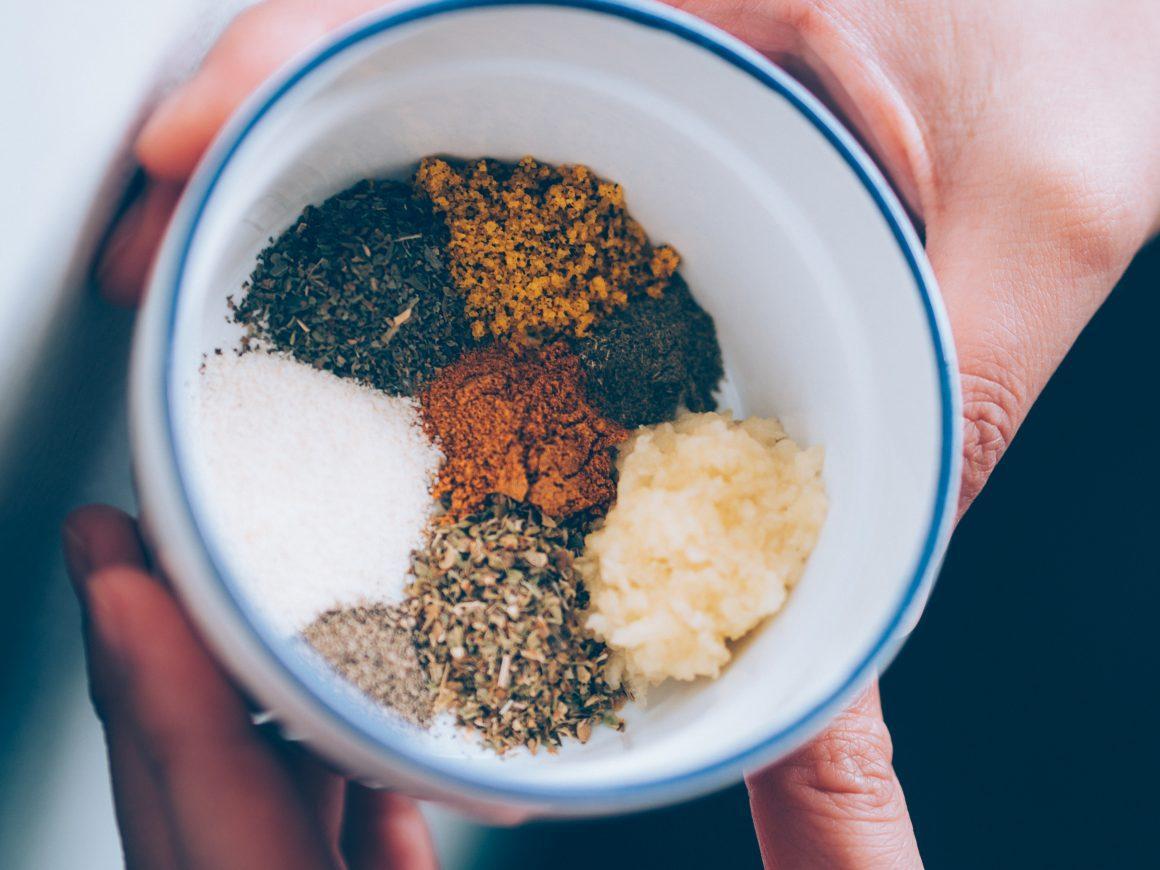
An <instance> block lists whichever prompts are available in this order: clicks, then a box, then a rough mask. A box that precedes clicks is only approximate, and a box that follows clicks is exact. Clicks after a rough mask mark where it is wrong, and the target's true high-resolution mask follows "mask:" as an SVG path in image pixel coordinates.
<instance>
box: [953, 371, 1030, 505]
mask: <svg viewBox="0 0 1160 870" xmlns="http://www.w3.org/2000/svg"><path fill="white" fill-rule="evenodd" d="M960 377H961V380H962V389H963V480H962V490H961V494H960V499H959V500H960V507H961V508H962V509H965V508H966V507H967V506H968V505H969V504H970V503H971V502H972V501H974V499H975V497H976V496H977V495H978V494H979V492H980V491H981V490H982V488H983V484H985V483H986V482H987V478H988V477H989V476H990V474H991V472H992V470H994V468H995V466H996V465H997V464H998V462H999V459H1000V458H1001V457H1002V456H1003V453H1004V452H1005V451H1006V450H1007V447H1008V445H1009V444H1010V443H1011V440H1012V439H1013V438H1014V437H1015V431H1016V429H1018V426H1019V420H1020V417H1021V414H1022V408H1023V407H1024V396H1025V392H1026V391H1025V390H1024V389H1023V388H1022V387H1021V385H1020V384H1019V383H1018V381H1017V380H1016V378H1015V376H1014V375H1013V374H1012V370H1011V368H1010V367H1008V366H1001V365H997V364H994V363H992V364H983V365H975V366H972V367H964V368H963V369H962V371H961V373H960Z"/></svg>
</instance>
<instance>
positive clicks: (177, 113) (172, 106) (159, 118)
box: [137, 85, 186, 142]
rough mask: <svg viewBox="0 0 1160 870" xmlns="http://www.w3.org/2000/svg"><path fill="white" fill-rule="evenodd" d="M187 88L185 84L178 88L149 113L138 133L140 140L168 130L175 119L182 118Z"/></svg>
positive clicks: (138, 139)
mask: <svg viewBox="0 0 1160 870" xmlns="http://www.w3.org/2000/svg"><path fill="white" fill-rule="evenodd" d="M185 88H186V86H185V85H182V86H181V87H179V88H177V89H176V90H175V91H173V92H172V93H170V94H169V95H168V96H166V97H165V98H164V99H163V100H162V101H161V102H160V103H158V104H157V107H156V108H155V109H154V110H153V111H152V112H150V113H149V119H148V120H147V121H146V122H145V124H144V126H142V128H141V132H140V133H139V134H137V141H138V142H142V141H145V140H148V139H152V138H153V137H154V136H156V135H157V133H158V131H164V130H167V129H168V128H169V127H170V126H171V125H173V123H174V122H175V121H178V120H180V118H181V114H182V105H181V104H182V102H183V96H184V94H185Z"/></svg>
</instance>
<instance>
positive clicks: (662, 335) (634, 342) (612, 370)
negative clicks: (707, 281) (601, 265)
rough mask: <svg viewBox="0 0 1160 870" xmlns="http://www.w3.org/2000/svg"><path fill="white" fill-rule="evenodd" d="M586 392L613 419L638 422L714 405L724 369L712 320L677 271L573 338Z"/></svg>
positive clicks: (651, 421)
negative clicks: (656, 289)
mask: <svg viewBox="0 0 1160 870" xmlns="http://www.w3.org/2000/svg"><path fill="white" fill-rule="evenodd" d="M573 344H574V346H575V348H576V353H577V355H578V356H579V357H580V361H581V363H582V364H583V367H584V371H585V374H586V375H587V381H588V397H589V399H590V400H591V401H592V403H593V404H594V405H595V406H596V407H597V409H598V410H600V412H601V413H603V414H604V415H605V416H606V417H608V418H609V419H610V420H613V421H615V422H617V423H619V424H621V425H622V426H626V427H628V428H635V427H637V426H648V425H652V424H654V423H661V422H664V421H666V420H672V419H673V417H675V416H676V413H677V408H678V407H679V406H680V405H684V406H685V407H686V408H688V409H689V410H690V411H712V410H714V409H715V408H716V407H717V403H716V402H715V401H714V399H713V390H715V389H716V388H717V385H718V383H720V381H721V378H722V376H723V374H724V372H723V369H722V365H721V348H720V346H719V345H718V344H717V330H716V328H715V327H714V326H713V319H712V318H711V317H710V316H709V315H708V314H707V313H706V312H705V311H704V309H702V308H701V306H699V305H698V304H697V302H696V300H694V299H693V296H692V294H691V293H690V292H689V288H688V285H686V284H685V282H684V281H683V280H682V279H681V277H680V275H674V276H673V277H672V279H671V281H670V282H669V286H668V287H667V288H666V289H665V291H664V295H663V296H661V298H659V299H654V298H652V297H643V298H640V299H634V300H632V302H631V303H630V304H629V305H628V307H627V308H624V309H622V310H620V311H617V312H615V313H613V314H610V315H608V316H607V317H605V318H604V319H603V320H602V321H600V323H598V324H597V325H596V326H594V327H593V328H592V330H591V331H590V332H589V334H588V335H587V336H585V337H584V338H580V339H574V340H573Z"/></svg>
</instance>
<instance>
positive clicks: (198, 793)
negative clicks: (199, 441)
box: [64, 507, 437, 870]
mask: <svg viewBox="0 0 1160 870" xmlns="http://www.w3.org/2000/svg"><path fill="white" fill-rule="evenodd" d="M64 545H65V554H66V557H67V562H68V566H69V573H70V575H71V577H72V580H73V583H74V585H75V587H76V591H77V596H78V597H79V598H80V600H81V605H82V608H83V610H84V614H85V645H86V652H87V656H88V662H89V681H90V685H91V688H92V695H93V703H94V705H95V706H96V708H97V712H98V714H99V715H100V718H101V722H102V724H103V725H104V728H105V739H106V743H107V746H108V751H109V766H110V769H111V773H112V781H113V796H114V800H115V803H116V808H117V821H118V826H119V827H120V831H121V841H122V846H123V849H124V853H125V864H126V866H127V867H130V868H143V870H166V868H177V867H181V868H186V870H198V868H205V870H228V868H234V867H236V868H239V870H243V868H245V870H248V868H254V867H277V868H279V870H294V868H302V870H320V868H329V867H334V868H338V867H348V868H351V870H356V868H376V870H383V868H391V867H397V868H405V870H423V868H434V867H436V866H437V864H436V860H435V852H434V848H433V846H432V843H431V839H430V836H429V835H428V833H427V828H426V825H425V824H424V821H423V817H422V816H421V815H420V813H419V809H418V807H417V806H416V804H415V803H414V802H413V801H411V800H410V799H408V798H405V797H402V796H400V795H395V794H391V793H389V792H382V791H374V790H372V789H368V788H364V787H362V786H360V785H358V784H356V783H352V782H346V781H345V780H343V779H342V778H341V777H340V776H338V775H337V774H335V773H332V772H330V771H329V770H327V769H325V768H324V767H322V766H321V765H320V764H319V763H318V762H317V761H315V760H313V759H311V758H309V757H308V756H306V755H305V754H303V753H301V752H300V751H299V750H297V749H295V748H294V747H292V746H290V745H289V744H286V743H283V742H281V741H278V740H276V739H268V737H267V735H265V734H263V733H262V730H261V729H260V728H258V727H257V726H255V725H253V723H252V722H251V719H250V714H249V711H248V709H247V707H246V704H245V701H244V700H243V699H242V697H241V696H240V695H239V694H238V693H237V691H236V690H235V689H234V688H233V687H232V686H231V685H230V683H229V681H228V680H227V679H226V677H225V675H224V674H222V672H221V671H220V670H219V669H218V667H217V665H216V664H215V663H214V661H213V659H212V658H211V657H210V655H209V653H208V652H207V651H206V650H205V648H204V647H203V646H202V644H201V641H200V640H199V639H198V637H197V635H196V633H195V632H194V630H193V629H192V627H191V626H190V625H189V623H188V622H187V621H186V619H185V617H184V616H183V615H182V612H181V610H180V609H179V608H178V606H177V604H176V602H175V601H174V600H173V598H172V597H171V595H170V594H169V591H168V590H167V589H166V588H165V586H164V585H163V584H162V583H161V582H160V581H159V580H157V579H156V578H155V577H153V576H151V575H150V574H149V572H148V571H147V570H146V568H145V561H144V554H143V552H142V550H141V545H140V543H139V541H138V538H137V530H136V527H135V526H134V524H133V521H132V520H131V519H129V518H128V517H127V516H125V515H124V514H122V513H121V512H120V511H116V510H114V509H112V508H102V507H96V508H84V509H82V510H80V511H77V512H76V513H74V514H73V515H72V516H71V517H70V518H69V519H68V522H67V523H66V525H65V531H64Z"/></svg>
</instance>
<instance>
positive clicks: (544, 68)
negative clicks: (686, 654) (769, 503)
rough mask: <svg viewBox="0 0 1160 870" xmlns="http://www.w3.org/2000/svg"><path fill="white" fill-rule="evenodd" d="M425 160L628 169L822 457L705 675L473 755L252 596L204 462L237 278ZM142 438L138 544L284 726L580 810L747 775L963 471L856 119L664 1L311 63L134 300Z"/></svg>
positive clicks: (731, 334)
mask: <svg viewBox="0 0 1160 870" xmlns="http://www.w3.org/2000/svg"><path fill="white" fill-rule="evenodd" d="M431 153H445V154H452V155H457V156H462V157H473V156H493V157H499V158H504V159H515V158H518V157H520V156H522V155H524V154H533V155H535V156H537V157H538V158H540V159H543V160H547V161H551V162H583V163H586V164H588V165H590V166H592V167H593V168H594V169H595V170H596V171H597V172H598V173H599V174H600V175H602V176H605V177H608V178H612V179H616V180H618V181H620V182H622V183H623V184H624V185H625V188H626V191H627V194H628V202H629V207H630V209H631V211H632V213H633V214H634V215H635V216H636V217H637V218H638V219H639V220H640V221H641V223H642V224H643V225H644V227H645V228H646V229H647V230H648V232H649V233H650V235H651V236H652V238H653V239H654V240H656V241H665V242H669V243H672V244H673V245H675V246H676V248H677V249H678V250H679V251H680V252H681V254H682V255H683V258H684V261H683V267H682V269H683V274H684V275H685V277H686V278H687V280H688V283H689V285H690V286H691V287H692V288H693V291H694V293H695V294H696V296H697V297H698V299H699V300H700V301H701V303H702V304H703V305H704V307H705V308H706V309H707V310H708V311H709V312H710V313H711V314H712V315H713V317H714V319H715V320H716V323H717V329H718V332H719V336H720V340H721V344H722V347H723V348H724V355H725V361H726V366H727V370H728V373H729V376H730V379H731V381H732V384H733V386H734V387H735V393H733V394H732V398H731V399H730V402H731V404H733V405H734V406H735V409H736V410H738V411H739V412H741V413H742V414H756V415H766V416H769V415H775V416H778V417H780V418H781V420H782V421H783V422H784V424H785V425H786V426H787V428H788V429H789V431H790V433H791V434H792V435H793V436H794V437H795V438H796V439H798V441H799V443H806V444H822V445H824V446H825V449H826V466H825V479H826V486H827V489H828V492H829V497H830V512H829V517H828V519H827V522H826V525H825V528H824V530H823V533H822V536H821V539H820V541H819V543H818V545H817V549H816V551H815V552H814V554H813V556H812V558H811V559H810V562H809V565H808V568H807V571H806V573H805V576H804V577H803V579H802V580H801V582H800V584H799V585H798V586H797V588H796V589H795V590H794V591H793V593H792V594H791V596H790V599H789V602H788V604H787V606H786V607H785V609H784V610H783V612H782V613H781V614H780V615H778V616H777V617H775V618H774V619H772V620H770V621H769V622H768V623H767V624H766V625H764V626H763V627H762V628H761V629H760V630H759V631H758V632H756V633H755V635H754V636H753V637H751V638H750V639H749V640H747V641H746V642H745V643H743V644H741V645H740V646H739V649H738V652H737V655H736V657H735V659H734V661H733V663H732V664H731V665H730V667H729V668H728V669H727V670H726V672H725V673H724V674H723V676H721V678H720V679H718V680H716V681H712V682H710V681H699V682H696V683H692V684H681V685H677V686H671V687H665V688H663V689H662V690H660V691H657V692H655V693H653V694H652V695H651V696H650V699H649V703H648V705H647V707H646V708H644V709H633V710H631V711H630V713H629V715H628V719H629V725H628V729H627V731H626V732H625V733H624V734H623V735H621V734H616V733H615V732H612V731H611V730H610V729H598V730H597V731H598V733H597V734H596V735H595V736H594V738H593V740H592V741H591V742H590V743H589V744H587V745H585V746H572V747H569V748H567V749H566V750H565V751H562V752H560V753H559V754H557V755H548V754H544V753H541V754H540V755H538V756H537V757H535V758H534V759H520V758H516V759H507V760H500V759H496V758H494V757H477V758H469V757H458V756H456V755H455V754H454V753H451V754H448V753H447V752H444V751H442V750H440V749H439V748H438V747H435V746H433V745H431V744H429V743H427V742H425V741H424V740H423V739H418V738H415V737H414V736H413V735H411V734H409V733H408V732H406V731H404V730H401V729H400V728H398V727H397V726H395V725H393V724H392V723H391V722H390V721H389V720H388V719H387V718H385V717H383V716H380V715H376V714H375V713H374V712H373V711H370V710H368V709H367V708H366V707H364V706H362V705H360V704H358V703H355V702H354V701H352V699H351V697H350V696H349V694H348V693H346V692H344V691H342V690H340V689H338V688H336V686H335V685H334V684H333V682H332V681H330V680H327V679H323V678H320V676H319V673H318V671H317V670H316V669H315V668H314V667H313V666H311V665H310V664H308V663H307V662H306V661H305V660H304V659H303V657H302V656H301V654H300V652H299V651H298V648H297V647H296V646H295V644H294V643H292V642H290V641H288V640H287V639H285V638H283V637H280V636H279V635H278V634H277V633H276V632H275V631H273V630H272V629H271V627H270V626H268V625H266V624H265V622H264V621H263V620H262V618H261V617H260V616H259V615H258V614H257V613H256V611H255V608H254V606H253V604H252V602H249V601H247V600H246V599H245V597H244V596H243V595H242V594H241V592H240V589H239V585H238V583H237V580H236V578H234V577H232V576H231V573H230V565H228V564H226V563H225V562H224V561H223V560H222V559H221V557H220V554H219V550H220V547H219V543H218V541H217V540H216V539H215V533H214V527H213V523H214V520H213V517H212V516H209V512H208V511H207V510H205V508H204V504H203V500H202V499H201V498H199V495H198V484H197V481H195V480H192V479H191V475H190V473H189V468H190V456H191V452H192V451H193V450H194V449H195V446H194V445H193V444H191V443H190V437H189V432H190V429H191V427H190V417H191V405H192V402H191V397H192V396H193V395H194V393H195V392H196V389H197V375H196V371H197V367H198V365H199V363H200V361H201V358H202V354H203V353H205V352H207V351H209V350H210V349H211V348H213V347H217V346H221V345H223V344H226V345H228V344H230V343H231V342H232V341H234V340H235V339H236V337H237V331H236V327H235V326H232V325H231V324H229V323H227V322H226V319H225V317H224V314H225V301H224V300H225V297H226V295H227V294H230V293H235V294H236V293H238V292H239V289H240V287H241V284H242V282H243V280H244V279H245V278H246V277H247V275H248V273H249V272H250V270H251V269H252V267H253V264H254V259H255V256H256V254H257V252H258V251H259V250H260V249H261V248H262V247H263V246H264V244H265V243H266V241H267V239H268V238H269V237H270V236H271V235H274V234H276V233H278V232H280V231H281V230H282V229H284V228H285V227H286V226H287V225H288V224H289V223H290V222H291V220H292V219H293V218H294V217H295V216H296V215H297V214H298V213H299V212H300V210H301V209H302V208H303V207H304V206H305V205H307V204H308V203H313V202H319V201H320V200H322V199H324V198H325V197H327V196H328V195H330V194H332V193H335V192H337V191H339V190H341V189H342V188H344V187H346V186H347V185H348V184H350V183H352V182H353V181H355V180H357V179H359V178H362V177H365V176H378V175H394V176H403V175H405V174H407V173H409V172H410V171H412V169H413V167H414V166H415V164H416V162H417V160H418V159H419V158H420V157H422V156H424V155H426V154H431ZM132 393H133V396H132V398H133V438H134V448H135V456H136V472H137V480H138V489H139V495H140V502H141V507H142V512H143V517H144V524H145V528H146V534H147V538H148V540H149V542H150V544H151V546H152V548H153V550H154V552H155V554H156V556H157V558H158V560H159V563H160V565H161V566H162V567H163V569H164V570H165V572H166V573H167V574H168V575H169V576H170V577H171V578H172V581H173V583H174V585H175V587H176V589H177V590H178V592H179V594H180V595H181V597H182V599H183V601H184V603H185V606H186V607H187V608H188V610H189V612H190V613H191V615H192V617H193V618H194V619H195V620H196V622H197V624H198V626H199V627H200V629H201V631H202V632H203V633H204V635H205V637H206V639H207V641H208V642H209V643H210V644H211V645H212V647H213V649H214V651H215V652H216V654H217V655H218V656H219V657H220V658H221V660H222V661H223V662H224V663H225V665H226V666H227V667H228V668H229V670H230V672H231V673H232V674H233V675H234V677H235V678H236V679H237V680H238V682H239V683H240V684H241V685H242V686H243V687H244V688H245V689H246V690H247V691H248V692H249V693H250V694H251V695H252V696H253V697H254V698H255V699H257V700H258V701H259V702H260V703H261V704H263V705H265V706H266V707H267V708H268V709H269V710H271V711H272V713H273V715H274V717H275V719H276V720H277V721H278V722H280V723H281V724H282V726H283V728H284V729H285V731H286V733H287V735H288V736H290V737H293V738H296V739H300V740H303V741H304V742H306V743H307V744H308V745H309V746H310V748H311V749H313V750H314V751H316V752H317V753H318V754H319V755H321V756H323V757H325V758H327V759H329V760H331V761H332V762H333V763H334V764H336V765H338V766H339V767H341V768H343V769H345V770H346V771H349V772H350V773H352V774H353V775H356V776H358V777H360V778H362V779H363V780H365V781H369V782H373V783H377V784H383V785H389V786H393V787H398V788H402V789H405V790H408V791H410V792H412V793H417V794H419V795H421V796H429V797H436V798H439V799H442V800H446V801H450V802H452V803H455V804H458V805H460V806H464V807H468V808H471V809H474V810H476V811H481V812H485V813H488V814H490V815H492V816H493V817H495V816H496V815H497V814H503V813H508V814H517V815H518V814H529V813H530V814H547V815H583V814H594V813H608V812H619V811H625V810H630V809H636V808H641V807H645V806H652V805H657V804H662V803H667V802H672V801H676V800H679V799H684V798H688V797H691V796H693V795H696V794H699V793H703V792H705V791H708V790H710V789H713V788H716V787H719V786H722V785H724V784H726V783H728V782H730V781H733V780H736V779H737V778H738V777H739V776H740V775H741V773H742V772H743V771H744V770H747V769H751V768H754V767H756V766H759V765H762V764H764V763H766V762H769V761H772V760H774V759H776V758H778V757H780V756H782V755H784V754H786V753H787V752H789V751H790V750H791V749H793V748H794V747H795V746H797V745H799V744H800V743H802V742H803V741H804V740H805V739H806V738H808V737H809V736H810V735H811V734H812V733H813V732H815V731H816V730H817V729H819V728H820V727H821V726H822V725H824V724H825V722H826V720H827V718H828V717H830V716H831V715H832V714H833V713H834V712H836V710H837V709H838V708H839V705H841V704H842V703H843V701H844V700H845V699H847V698H848V697H849V696H850V694H851V693H852V692H854V691H855V690H856V689H857V688H858V687H859V686H860V685H861V684H863V683H864V682H865V681H866V680H868V679H869V678H870V677H871V676H872V674H873V673H874V671H875V669H876V668H881V667H882V666H883V665H884V664H885V663H886V661H887V659H888V658H889V657H890V656H891V655H892V654H893V653H894V651H895V650H896V649H897V646H898V644H899V642H900V639H901V638H902V636H903V635H904V633H905V632H906V630H907V629H908V628H909V626H910V625H912V624H913V620H914V619H916V618H917V615H918V612H919V611H920V610H921V608H922V605H923V603H924V601H925V598H926V595H927V593H928V591H929V588H930V585H931V583H932V582H933V578H934V575H935V573H936V571H937V568H938V565H939V562H940V560H941V557H942V553H943V550H944V547H945V544H946V540H947V537H948V535H949V530H950V525H951V520H952V516H953V513H954V505H955V501H956V496H957V484H958V476H959V465H958V462H959V460H958V456H959V435H958V425H957V420H958V411H959V396H958V392H957V378H956V376H955V366H954V355H953V348H952V345H951V337H950V332H949V330H948V328H947V325H946V321H945V317H944V314H943V310H942V305H941V303H940V300H939V298H938V294H937V291H936V289H935V285H934V282H933V280H932V277H931V273H930V269H929V267H928V265H927V263H926V261H925V259H924V257H923V253H922V250H921V246H920V244H919V242H918V241H917V239H916V237H915V234H914V232H913V231H912V229H911V227H910V225H909V224H908V222H907V220H906V218H905V216H904V213H903V211H902V209H901V208H900V207H899V204H898V202H897V201H896V200H895V197H894V196H893V194H892V193H891V192H890V190H889V188H888V186H887V185H886V183H885V182H884V180H883V179H882V177H881V176H880V175H879V173H878V172H877V171H876V169H875V168H874V166H873V165H872V163H871V161H870V160H869V159H868V158H867V157H866V155H865V154H864V153H863V152H862V150H861V149H860V148H859V147H858V146H857V144H856V143H855V142H854V140H853V139H852V138H851V136H850V135H849V134H848V133H847V132H846V131H844V130H843V129H842V128H841V127H840V126H839V124H838V123H837V122H836V121H835V120H834V119H833V118H832V117H831V116H830V115H829V114H828V113H827V112H826V111H825V110H824V109H823V108H822V107H821V106H820V105H819V104H818V103H817V102H816V101H815V100H814V99H813V98H812V97H811V96H810V95H809V94H807V93H806V92H805V91H804V90H803V89H802V88H801V87H800V86H799V85H797V84H796V83H795V82H794V81H793V80H791V79H790V78H789V77H788V76H786V75H785V74H784V73H782V72H781V71H779V70H778V69H776V68H775V67H773V66H772V65H770V64H769V63H768V62H766V61H765V60H764V59H763V58H761V57H760V56H759V55H757V54H756V53H754V52H753V51H751V50H749V49H747V48H746V47H744V46H743V45H741V44H740V43H739V42H737V41H736V40H734V39H732V38H730V37H728V36H727V35H725V34H723V33H722V32H720V31H718V30H716V29H714V28H712V27H709V26H707V25H705V24H703V23H701V22H700V21H698V20H696V19H693V18H691V17H689V16H687V15H684V14H681V13H678V12H674V11H672V10H670V9H668V8H666V7H662V6H659V5H655V4H647V5H645V4H636V3H632V4H629V3H623V2H607V0H566V2H536V3H522V2H510V0H508V2H505V0H443V2H430V3H421V4H418V5H404V6H391V7H389V8H388V9H387V10H386V11H384V12H381V13H379V14H377V15H375V16H373V17H369V18H366V19H363V20H361V21H359V22H357V23H356V24H355V25H353V26H351V27H350V28H348V29H347V30H345V31H344V32H342V33H340V34H338V35H336V36H335V37H334V38H333V39H331V40H330V41H329V42H327V43H326V44H325V45H323V46H321V47H319V48H318V49H316V50H315V51H314V52H312V53H311V54H310V55H309V56H306V57H303V58H301V59H299V60H298V61H297V62H296V63H294V64H293V65H292V66H291V67H290V68H288V69H287V70H285V71H284V72H283V73H282V74H281V75H280V76H278V77H277V78H276V80H274V81H273V82H271V83H269V84H268V85H267V86H265V87H264V88H263V89H262V90H261V91H260V92H259V93H258V94H256V95H255V96H254V97H253V98H252V99H251V100H250V101H249V102H248V103H246V105H245V106H244V107H243V108H242V110H241V111H240V112H239V113H238V114H237V116H236V117H235V118H234V119H233V120H232V121H231V122H230V124H229V125H228V126H227V128H226V129H225V131H224V132H223V133H222V134H221V136H220V137H219V138H218V140H217V142H216V143H215V145H214V146H213V148H212V149H211V151H210V153H209V154H208V155H207V156H206V158H205V159H204V160H203V161H202V164H201V166H200V168H199V169H198V171H197V173H196V175H195V177H194V179H193V180H192V182H191V183H190V185H189V187H188V189H187V191H186V193H185V196H184V197H183V199H182V201H181V204H180V206H179V208H178V211H177V214H176V216H175V218H174V220H173V223H172V225H171V227H170V229H169V232H168V235H167V237H166V240H165V242H164V245H163V248H162V251H161V254H160V256H159V259H158V262H157V265H156V267H155V270H154V273H153V277H152V280H151V283H150V286H149V290H148V299H147V302H146V305H145V309H144V311H143V312H142V316H141V321H140V326H139V332H138V336H137V343H136V347H135V358H134V368H133V390H132Z"/></svg>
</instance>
